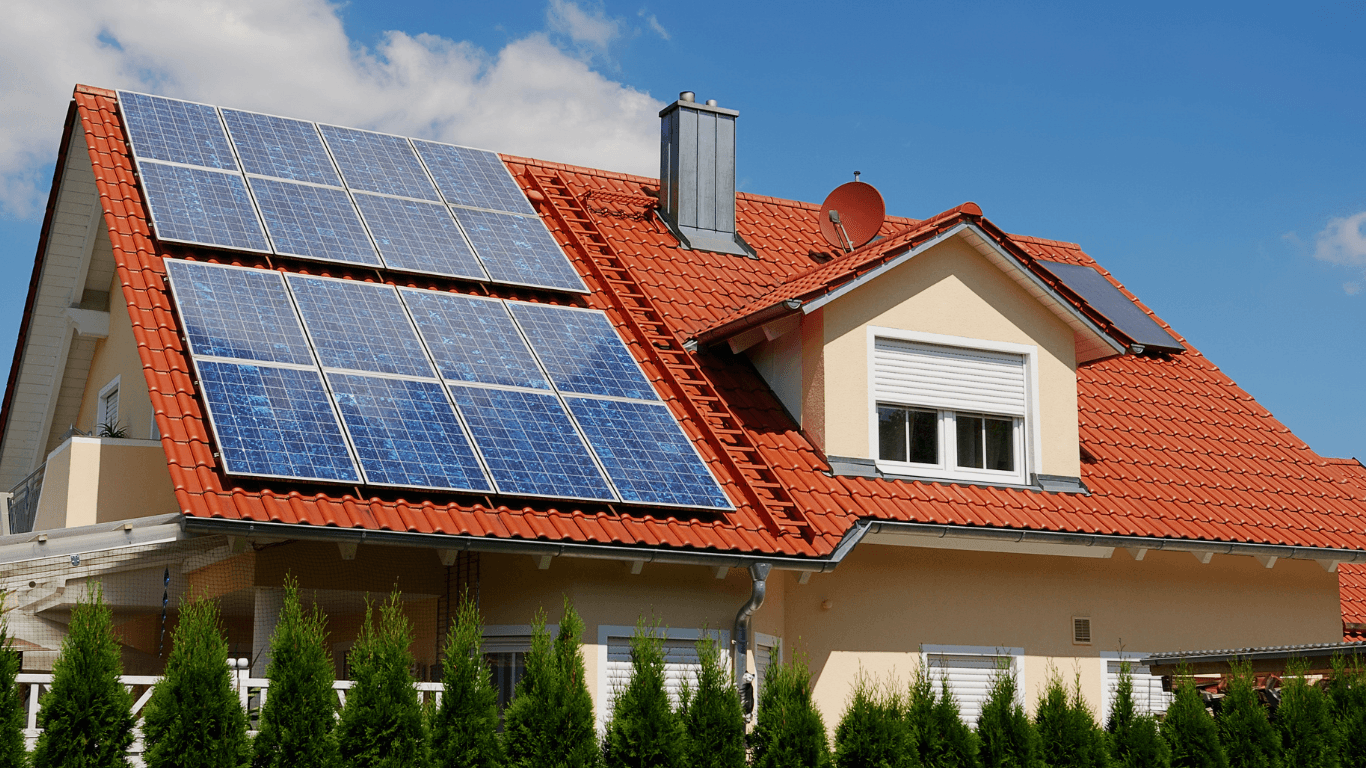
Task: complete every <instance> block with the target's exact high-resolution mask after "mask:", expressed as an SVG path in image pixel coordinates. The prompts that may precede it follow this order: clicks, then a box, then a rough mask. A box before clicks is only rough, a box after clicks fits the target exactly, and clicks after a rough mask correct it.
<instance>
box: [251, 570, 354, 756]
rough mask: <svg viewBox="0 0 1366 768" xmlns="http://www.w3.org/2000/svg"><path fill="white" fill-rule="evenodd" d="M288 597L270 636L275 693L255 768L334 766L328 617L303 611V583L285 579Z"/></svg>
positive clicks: (258, 744)
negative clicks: (301, 597) (300, 589)
mask: <svg viewBox="0 0 1366 768" xmlns="http://www.w3.org/2000/svg"><path fill="white" fill-rule="evenodd" d="M284 587H285V599H284V605H283V606H282V607H281V609H280V617H279V620H278V621H277V622H276V624H275V632H274V634H272V635H271V638H270V666H269V667H268V668H267V669H266V677H268V678H270V693H269V695H268V696H266V703H265V706H263V707H262V708H261V730H260V733H259V734H257V736H256V742H255V744H254V745H253V747H254V749H255V753H256V754H255V757H254V758H253V762H252V765H253V766H255V768H332V767H333V766H336V765H337V764H338V761H339V756H338V754H337V739H336V735H335V733H334V729H335V727H336V713H337V706H336V701H337V699H336V693H335V692H333V690H332V682H333V680H334V673H333V671H332V670H333V668H332V654H331V653H329V652H328V649H327V618H326V617H325V616H323V613H322V610H321V609H320V608H318V606H317V605H314V606H313V609H312V610H311V611H304V609H303V606H302V604H301V603H300V601H299V582H298V580H297V579H295V578H294V577H293V576H286V577H285V585H284Z"/></svg>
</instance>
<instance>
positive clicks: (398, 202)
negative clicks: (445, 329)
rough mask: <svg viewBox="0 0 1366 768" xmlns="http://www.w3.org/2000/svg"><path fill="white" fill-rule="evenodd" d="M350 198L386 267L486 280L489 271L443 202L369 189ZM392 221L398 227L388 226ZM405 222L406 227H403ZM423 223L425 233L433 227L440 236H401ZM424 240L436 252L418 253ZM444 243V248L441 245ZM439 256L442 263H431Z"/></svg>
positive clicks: (438, 258) (353, 194) (355, 193)
mask: <svg viewBox="0 0 1366 768" xmlns="http://www.w3.org/2000/svg"><path fill="white" fill-rule="evenodd" d="M352 198H353V199H354V200H355V203H356V207H357V209H359V210H360V215H361V219H362V220H364V222H365V225H366V228H367V229H369V230H370V236H371V238H372V239H373V240H374V243H375V246H376V247H377V248H378V249H379V254H380V258H382V259H384V264H385V266H386V267H388V268H389V269H394V270H401V271H404V272H416V273H419V274H428V275H445V276H448V277H460V278H467V279H472V280H480V281H486V280H488V279H489V276H488V272H486V271H485V270H484V265H483V264H482V263H480V261H479V257H477V256H475V255H474V249H473V248H471V247H470V244H469V241H468V240H466V239H465V233H464V232H463V231H462V230H461V229H460V225H459V224H458V223H457V222H456V220H455V216H454V215H452V214H451V210H450V208H447V207H446V206H445V205H443V204H441V203H432V202H426V201H423V200H412V199H410V198H404V197H391V196H388V195H377V194H374V193H372V192H354V193H352ZM401 217H402V218H406V222H405V221H399V219H400V218H401ZM391 222H392V223H394V224H396V225H397V226H396V227H394V226H390V224H391ZM405 223H406V224H408V225H409V228H406V229H405V228H404V226H403V224H405ZM423 224H425V225H427V226H428V229H427V233H431V232H432V231H433V229H432V228H433V227H434V228H435V229H436V230H440V235H441V237H428V238H425V239H424V238H421V237H417V238H403V235H404V234H406V233H407V232H410V231H412V230H414V229H417V228H418V227H419V226H421V225H423ZM443 224H444V226H443ZM443 241H444V243H443ZM425 243H431V244H433V245H436V246H437V249H436V251H435V252H433V251H432V250H428V251H427V253H425V254H423V253H421V252H420V250H421V246H422V245H424V244H425ZM443 244H444V246H445V247H444V248H442V247H440V246H442V245H443ZM442 259H444V261H445V263H444V264H442V265H435V264H434V262H435V261H438V260H442ZM424 260H425V268H424V264H423V261H424Z"/></svg>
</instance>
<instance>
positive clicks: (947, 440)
mask: <svg viewBox="0 0 1366 768" xmlns="http://www.w3.org/2000/svg"><path fill="white" fill-rule="evenodd" d="M867 329H868V330H867V350H866V361H867V367H866V371H867V409H868V457H869V458H870V459H872V460H873V462H874V464H875V465H876V467H877V468H878V470H879V471H880V472H882V473H884V474H888V475H901V476H910V477H925V478H927V479H935V480H963V481H967V482H987V483H993V484H1003V485H1018V486H1028V485H1029V484H1030V482H1031V481H1032V477H1033V475H1034V474H1035V473H1037V472H1038V469H1037V467H1038V466H1039V463H1040V462H1039V457H1040V455H1041V453H1042V445H1043V436H1042V425H1041V423H1040V418H1039V374H1038V368H1039V366H1038V357H1039V348H1038V346H1036V345H1033V344H1016V343H1013V342H1004V341H987V340H983V339H971V338H967V337H963V336H948V335H944V334H939V333H924V332H920V331H906V330H901V329H898V328H886V327H880V326H873V325H870V326H867ZM878 339H890V340H895V341H908V342H913V343H919V344H931V345H935V346H940V347H951V348H958V349H963V350H967V351H981V352H996V353H1001V354H1008V355H1018V356H1020V357H1021V358H1022V359H1023V361H1024V383H1025V413H1024V415H1023V416H1016V415H1013V414H994V413H985V412H978V411H961V413H963V414H964V415H968V416H986V417H989V418H996V419H1001V418H1005V419H1012V420H1013V421H1014V425H1015V426H1014V429H1013V449H1014V451H1015V469H1014V470H1013V471H1009V472H1007V471H1002V470H993V469H978V468H975V467H960V466H958V463H957V457H958V445H957V440H958V433H957V421H956V419H957V415H958V413H960V412H959V411H955V410H948V409H944V408H939V407H932V406H925V405H918V404H916V403H900V402H884V401H880V400H879V399H878V397H877V376H876V371H875V367H874V362H873V361H874V359H875V347H876V345H877V340H878ZM880 405H882V406H889V407H902V408H910V409H914V410H922V411H936V412H938V414H939V424H938V427H939V463H938V464H920V463H914V462H909V461H904V462H903V461H891V460H887V459H883V458H882V457H881V445H880V440H879V431H878V406H880Z"/></svg>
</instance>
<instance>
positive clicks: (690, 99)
mask: <svg viewBox="0 0 1366 768" xmlns="http://www.w3.org/2000/svg"><path fill="white" fill-rule="evenodd" d="M675 109H691V110H694V111H697V112H711V113H714V114H717V115H727V116H729V117H739V116H740V113H739V112H738V111H737V110H734V109H726V108H725V107H718V106H716V99H708V100H707V103H706V104H702V103H699V102H698V101H697V94H695V93H693V92H692V91H683V92H682V93H680V94H678V101H675V102H674V103H672V104H670V105H668V106H667V107H665V108H663V109H661V110H659V116H660V117H663V116H665V115H667V114H669V113H670V112H672V111H674V110H675Z"/></svg>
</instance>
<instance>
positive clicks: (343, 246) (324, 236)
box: [251, 178, 381, 267]
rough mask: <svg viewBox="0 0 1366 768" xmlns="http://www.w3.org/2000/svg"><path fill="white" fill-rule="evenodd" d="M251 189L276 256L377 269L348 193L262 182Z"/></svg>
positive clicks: (375, 256)
mask: <svg viewBox="0 0 1366 768" xmlns="http://www.w3.org/2000/svg"><path fill="white" fill-rule="evenodd" d="M251 188H252V191H253V192H255V193H256V203H257V204H258V205H260V206H261V216H262V218H264V219H265V222H266V231H267V232H269V233H270V239H271V242H272V243H274V245H275V252H276V253H280V254H286V255H291V256H303V257H305V258H310V259H321V260H323V261H340V262H344V263H347V264H364V265H366V266H372V267H378V266H381V262H380V258H379V254H378V253H376V252H375V246H374V244H373V243H371V242H370V236H369V235H367V234H366V232H365V226H364V225H363V224H361V220H360V215H359V214H357V213H356V206H355V205H354V204H352V202H351V197H350V196H349V195H347V194H346V190H343V189H334V188H332V187H318V186H314V185H311V184H296V183H294V182H291V181H276V180H274V179H263V178H253V179H252V180H251Z"/></svg>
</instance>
